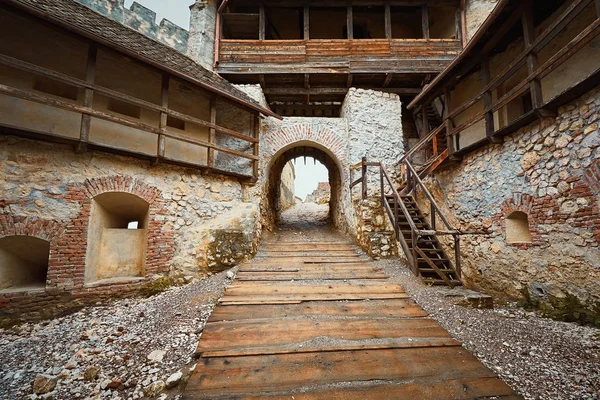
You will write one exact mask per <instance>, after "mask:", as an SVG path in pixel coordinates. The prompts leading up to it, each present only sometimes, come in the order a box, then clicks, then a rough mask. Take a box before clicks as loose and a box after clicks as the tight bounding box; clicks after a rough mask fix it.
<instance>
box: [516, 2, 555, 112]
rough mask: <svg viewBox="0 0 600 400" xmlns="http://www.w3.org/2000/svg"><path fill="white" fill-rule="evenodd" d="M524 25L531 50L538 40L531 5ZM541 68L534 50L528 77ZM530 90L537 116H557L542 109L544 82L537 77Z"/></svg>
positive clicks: (528, 60)
mask: <svg viewBox="0 0 600 400" xmlns="http://www.w3.org/2000/svg"><path fill="white" fill-rule="evenodd" d="M522 23H523V39H524V41H525V47H526V48H529V47H532V46H533V43H534V41H535V39H536V37H535V25H534V23H533V6H532V4H531V3H530V4H529V6H528V7H526V8H525V10H524V11H523V14H522ZM538 68H539V61H538V55H537V53H536V52H535V51H534V50H531V51H530V52H529V53H528V54H527V73H528V75H531V74H533V73H534V72H535V71H536V70H537V69H538ZM529 90H530V92H531V104H532V105H533V109H534V110H535V112H536V114H538V116H539V117H540V118H545V117H552V116H556V114H554V113H553V112H551V111H550V110H544V109H542V106H543V104H544V96H543V95H542V82H541V80H540V79H539V78H538V77H536V78H534V79H533V80H532V81H531V83H530V84H529Z"/></svg>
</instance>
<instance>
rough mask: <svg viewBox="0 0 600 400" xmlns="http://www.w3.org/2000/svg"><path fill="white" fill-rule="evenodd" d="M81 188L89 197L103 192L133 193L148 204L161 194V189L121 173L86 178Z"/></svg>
mask: <svg viewBox="0 0 600 400" xmlns="http://www.w3.org/2000/svg"><path fill="white" fill-rule="evenodd" d="M83 188H84V191H85V193H86V194H87V195H88V196H89V197H90V198H94V197H96V196H98V195H101V194H103V193H109V192H123V193H130V194H134V195H136V196H138V197H140V198H142V199H144V200H145V201H146V202H147V203H148V204H153V203H154V202H155V201H156V199H157V198H159V196H160V194H161V191H160V190H158V189H157V188H155V187H153V186H150V185H147V184H146V183H144V182H142V181H139V180H137V179H135V178H132V177H130V176H121V175H115V176H107V177H102V178H94V179H87V180H86V181H85V182H84V183H83Z"/></svg>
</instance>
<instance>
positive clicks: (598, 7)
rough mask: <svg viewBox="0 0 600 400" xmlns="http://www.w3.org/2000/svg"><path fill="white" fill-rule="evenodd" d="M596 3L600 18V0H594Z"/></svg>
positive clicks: (597, 13)
mask: <svg viewBox="0 0 600 400" xmlns="http://www.w3.org/2000/svg"><path fill="white" fill-rule="evenodd" d="M594 3H595V4H596V15H597V16H598V18H600V0H594Z"/></svg>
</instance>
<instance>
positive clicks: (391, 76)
mask: <svg viewBox="0 0 600 400" xmlns="http://www.w3.org/2000/svg"><path fill="white" fill-rule="evenodd" d="M392 79H394V74H392V73H389V74H385V81H383V87H384V88H386V87H388V86H390V83H392Z"/></svg>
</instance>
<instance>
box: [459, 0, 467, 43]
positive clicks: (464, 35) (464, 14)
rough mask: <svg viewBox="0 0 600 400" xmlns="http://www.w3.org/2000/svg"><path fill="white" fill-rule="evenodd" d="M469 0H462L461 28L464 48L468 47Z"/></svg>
mask: <svg viewBox="0 0 600 400" xmlns="http://www.w3.org/2000/svg"><path fill="white" fill-rule="evenodd" d="M466 3H467V1H466V0H461V1H460V30H461V36H462V44H463V48H465V47H467V43H468V42H469V41H468V40H467V4H466Z"/></svg>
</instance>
